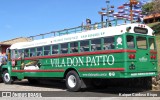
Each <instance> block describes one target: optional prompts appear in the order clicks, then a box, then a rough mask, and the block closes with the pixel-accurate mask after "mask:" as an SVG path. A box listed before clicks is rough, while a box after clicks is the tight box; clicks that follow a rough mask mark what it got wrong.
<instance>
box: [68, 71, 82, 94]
mask: <svg viewBox="0 0 160 100" xmlns="http://www.w3.org/2000/svg"><path fill="white" fill-rule="evenodd" d="M81 84H82V83H81V79H80V77H79V75H78V74H77V73H76V72H75V71H69V72H68V73H67V75H66V87H67V89H68V91H70V92H76V91H79V90H80V89H81Z"/></svg>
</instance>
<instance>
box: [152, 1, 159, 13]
mask: <svg viewBox="0 0 160 100" xmlns="http://www.w3.org/2000/svg"><path fill="white" fill-rule="evenodd" d="M153 13H160V0H153Z"/></svg>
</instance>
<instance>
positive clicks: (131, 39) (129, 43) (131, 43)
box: [127, 35, 135, 48]
mask: <svg viewBox="0 0 160 100" xmlns="http://www.w3.org/2000/svg"><path fill="white" fill-rule="evenodd" d="M127 47H128V48H134V47H135V45H134V37H133V36H131V35H128V36H127Z"/></svg>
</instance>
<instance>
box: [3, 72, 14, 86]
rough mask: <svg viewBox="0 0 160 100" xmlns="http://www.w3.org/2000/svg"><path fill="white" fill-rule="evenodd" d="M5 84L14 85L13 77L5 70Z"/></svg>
mask: <svg viewBox="0 0 160 100" xmlns="http://www.w3.org/2000/svg"><path fill="white" fill-rule="evenodd" d="M2 78H3V82H4V83H5V84H12V83H13V79H12V77H11V76H10V75H9V73H8V71H7V70H5V71H4V72H3V77H2Z"/></svg>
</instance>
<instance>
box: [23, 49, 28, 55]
mask: <svg viewBox="0 0 160 100" xmlns="http://www.w3.org/2000/svg"><path fill="white" fill-rule="evenodd" d="M24 57H29V49H25V50H24Z"/></svg>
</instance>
